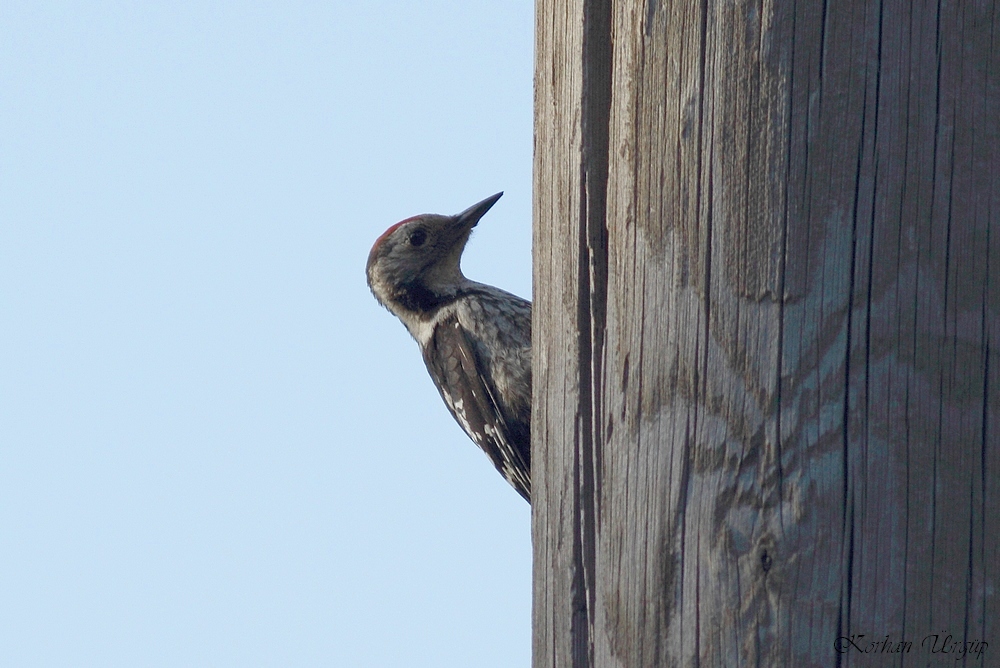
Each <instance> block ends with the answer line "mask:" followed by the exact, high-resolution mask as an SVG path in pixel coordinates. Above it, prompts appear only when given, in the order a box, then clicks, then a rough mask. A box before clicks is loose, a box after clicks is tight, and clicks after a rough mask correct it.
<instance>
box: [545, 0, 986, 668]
mask: <svg viewBox="0 0 1000 668" xmlns="http://www.w3.org/2000/svg"><path fill="white" fill-rule="evenodd" d="M536 7H537V10H536V11H537V16H536V26H537V27H536V80H535V85H536V93H535V95H536V100H535V105H536V110H535V113H536V136H535V201H534V206H535V238H534V242H535V286H534V296H535V311H534V318H535V320H534V324H533V331H534V337H535V338H534V341H533V350H534V351H535V352H534V364H535V367H534V397H535V400H534V401H535V404H534V416H533V425H532V434H533V446H532V447H533V449H534V450H533V455H532V460H533V472H532V483H533V498H532V507H533V535H534V545H535V609H534V624H535V640H534V663H535V666H536V667H540V666H623V667H628V668H631V667H633V666H673V665H683V666H688V665H691V666H694V665H702V666H713V667H714V666H747V665H753V666H758V665H759V666H834V665H903V666H910V665H913V666H917V665H920V666H923V665H927V663H928V661H932V662H936V661H939V660H944V659H946V660H947V661H948V662H949V663H950V664H951V665H955V662H954V655H951V656H948V657H945V656H944V655H941V654H938V655H932V654H930V653H929V652H928V647H927V646H926V645H925V646H924V647H921V646H920V645H921V641H922V640H924V638H925V637H926V636H928V635H929V634H935V633H937V634H941V633H942V632H943V633H950V634H952V635H953V636H954V637H955V638H956V639H958V640H959V641H969V642H972V641H986V642H988V643H990V646H989V647H988V648H987V649H986V650H985V654H984V655H983V657H982V658H980V659H975V657H969V660H968V663H969V665H974V664H978V665H991V664H992V663H996V664H997V665H1000V658H998V657H1000V624H998V614H1000V598H998V595H997V591H996V589H997V585H998V582H997V580H998V576H1000V360H998V359H997V351H998V350H1000V274H998V267H1000V3H996V2H988V1H984V0H979V1H971V2H960V3H944V2H933V3H932V2H925V1H922V0H914V1H912V2H911V1H910V0H882V1H881V2H877V1H871V2H861V1H846V0H827V1H826V2H821V1H819V0H813V1H808V2H806V1H798V2H796V1H791V0H789V1H784V2H783V1H781V0H759V1H755V2H745V1H739V0H736V1H733V0H729V1H726V2H717V1H712V0H702V1H698V2H695V1H693V0H660V1H656V0H649V1H648V2H644V3H639V2H635V1H624V0H621V1H617V2H611V1H610V0H605V1H603V2H597V1H593V0H591V1H588V0H538V2H537V5H536ZM852 634H854V635H855V636H856V635H857V634H865V641H863V643H862V644H864V642H867V641H869V640H881V639H883V638H884V637H885V636H889V637H890V640H891V642H892V643H895V642H897V641H900V640H904V641H912V642H913V646H912V649H911V650H910V652H909V653H907V654H903V655H899V654H896V655H893V656H891V657H890V656H888V655H885V656H880V657H877V658H876V657H871V656H870V655H861V654H860V653H859V652H858V651H856V650H849V651H848V652H846V653H838V652H837V651H835V649H834V643H835V641H836V640H837V638H838V637H841V636H851V635H852ZM958 664H959V665H960V664H961V662H958ZM935 665H936V664H935Z"/></svg>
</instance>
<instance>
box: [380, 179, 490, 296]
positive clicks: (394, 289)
mask: <svg viewBox="0 0 1000 668" xmlns="http://www.w3.org/2000/svg"><path fill="white" fill-rule="evenodd" d="M501 195H503V193H502V192H500V193H497V194H496V195H493V196H491V197H487V198H486V199H484V200H483V201H482V202H479V203H478V204H474V205H472V206H470V207H469V208H468V209H466V210H465V211H463V212H462V213H459V214H456V215H454V216H441V215H437V214H431V213H428V214H423V215H420V216H414V217H412V218H407V219H406V220H403V221H401V222H398V223H396V224H395V225H393V226H392V227H390V228H389V229H387V230H386V231H385V232H383V233H382V236H380V237H379V238H378V239H376V240H375V244H374V245H373V246H372V249H371V252H370V253H368V265H367V267H366V273H367V275H368V287H370V288H371V290H372V294H374V295H375V299H377V300H378V301H379V303H380V304H382V305H383V306H385V307H386V308H388V309H389V310H390V311H392V312H393V313H396V314H397V315H400V311H401V310H403V311H415V312H420V311H427V310H431V309H433V308H434V307H435V306H437V305H438V304H439V303H440V302H441V301H442V300H444V299H447V298H448V297H449V296H453V295H454V293H455V292H456V291H457V289H458V288H459V287H461V285H462V283H464V282H465V280H466V279H465V276H463V275H462V268H461V260H462V251H463V250H464V249H465V243H466V242H467V241H468V240H469V235H470V234H471V233H472V228H473V227H475V226H476V223H478V222H479V219H480V218H482V217H483V214H485V213H486V212H487V211H489V209H490V207H492V206H493V205H494V204H495V203H496V201H497V200H498V199H500V196H501Z"/></svg>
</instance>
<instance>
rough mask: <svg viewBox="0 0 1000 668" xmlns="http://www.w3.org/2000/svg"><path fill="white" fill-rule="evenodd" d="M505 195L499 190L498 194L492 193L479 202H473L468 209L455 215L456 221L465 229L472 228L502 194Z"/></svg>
mask: <svg viewBox="0 0 1000 668" xmlns="http://www.w3.org/2000/svg"><path fill="white" fill-rule="evenodd" d="M501 195H503V193H502V192H498V193H497V194H496V195H490V196H489V197H487V198H486V199H484V200H483V201H482V202H480V203H479V204H473V205H472V206H470V207H469V208H468V209H466V210H465V211H463V212H462V213H459V214H457V215H456V216H455V222H456V223H458V225H459V227H460V228H462V229H465V230H471V229H472V228H473V227H475V226H476V223H478V222H479V219H480V218H482V217H483V215H485V214H486V212H487V211H489V210H490V207H492V206H493V205H494V204H496V203H497V200H498V199H500V196H501Z"/></svg>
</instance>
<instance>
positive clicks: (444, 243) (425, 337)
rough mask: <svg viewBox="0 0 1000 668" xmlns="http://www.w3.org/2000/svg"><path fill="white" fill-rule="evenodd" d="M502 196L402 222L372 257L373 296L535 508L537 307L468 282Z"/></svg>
mask: <svg viewBox="0 0 1000 668" xmlns="http://www.w3.org/2000/svg"><path fill="white" fill-rule="evenodd" d="M501 195H503V193H502V192H500V193H497V194H496V195H493V196H492V197H487V198H486V199H484V200H483V201H482V202H479V203H478V204H474V205H472V206H471V207H469V208H468V209H466V210H465V211H463V212H462V213H459V214H457V215H454V216H441V215H436V214H424V215H420V216H414V217H413V218H407V219H406V220H403V221H401V222H399V223H396V224H395V225H393V226H392V227H390V228H389V229H388V230H386V231H385V232H384V233H383V234H382V236H380V237H379V238H378V239H376V240H375V244H374V245H373V246H372V249H371V252H370V253H369V254H368V264H367V267H366V273H367V276H368V287H370V288H371V291H372V294H374V295H375V299H376V300H378V302H379V303H380V304H381V305H382V306H384V307H385V308H387V309H388V310H389V312H391V313H392V314H393V315H395V316H396V317H397V318H399V319H400V321H402V323H403V324H404V325H405V326H406V329H407V330H409V332H410V334H411V335H412V336H413V338H414V339H416V340H417V343H418V344H419V345H420V350H421V352H422V353H423V357H424V364H425V365H426V366H427V371H428V372H429V373H430V375H431V379H432V380H433V381H434V384H435V385H436V386H437V389H438V391H439V392H440V393H441V398H442V399H444V403H445V404H446V405H447V406H448V410H449V411H451V414H452V416H453V417H454V418H455V420H456V421H457V422H458V424H459V425H460V426H461V427H462V429H463V430H465V433H466V434H468V435H469V438H471V439H472V440H473V441H474V442H475V443H476V445H478V446H479V447H480V448H482V450H483V452H485V453H486V456H487V457H489V458H490V461H492V462H493V465H494V466H495V467H496V468H497V470H498V471H499V472H500V474H501V475H503V477H504V478H505V479H506V480H507V482H509V483H510V484H511V485H512V486H513V487H514V489H516V490H517V492H518V493H519V494H520V495H521V496H522V497H524V499H525V500H526V501H528V502H529V503H530V502H531V475H530V464H531V447H530V443H531V302H529V301H527V300H525V299H521V298H520V297H517V296H515V295H512V294H510V293H509V292H505V291H504V290H500V289H499V288H495V287H493V286H490V285H484V284H483V283H477V282H475V281H470V280H469V279H467V278H466V277H465V276H464V275H463V274H462V269H461V260H462V251H464V250H465V244H466V242H467V241H468V240H469V235H470V234H471V233H472V228H473V227H475V226H476V224H477V223H478V222H479V219H480V218H482V217H483V215H484V214H485V213H486V212H487V211H489V209H490V207H492V206H493V205H494V204H495V203H496V201H497V200H498V199H500V196H501Z"/></svg>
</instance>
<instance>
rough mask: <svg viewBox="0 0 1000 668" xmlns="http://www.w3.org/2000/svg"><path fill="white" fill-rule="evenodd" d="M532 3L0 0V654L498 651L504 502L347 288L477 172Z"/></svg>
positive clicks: (136, 657)
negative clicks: (388, 241)
mask: <svg viewBox="0 0 1000 668" xmlns="http://www.w3.org/2000/svg"><path fill="white" fill-rule="evenodd" d="M532 19H533V8H532V4H531V3H530V2H526V1H525V2H507V3H504V2H501V3H496V2H478V1H469V0H463V1H455V2H433V1H427V0H423V1H421V2H391V3H379V4H375V3H367V4H363V3H344V2H296V1H294V0H291V1H290V0H282V1H281V2H249V1H244V2H211V1H205V0H202V1H199V2H174V3H151V2H51V1H48V0H31V1H22V0H4V1H3V2H2V3H0V91H2V93H0V128H2V132H0V341H2V345H0V545H2V547H0V663H2V664H3V665H5V666H17V667H21V668H26V667H32V666H46V667H47V666H58V667H64V666H66V667H75V666H100V667H109V666H128V667H130V668H132V667H142V666H170V667H178V666H310V667H314V666H392V667H401V666H406V667H413V666H434V667H435V668H442V667H448V666H456V667H458V666H461V667H462V668H467V667H469V666H476V667H483V666H486V667H489V666H498V667H499V666H504V667H510V666H527V665H529V663H530V608H531V591H530V588H531V584H530V581H531V554H530V512H529V508H528V505H527V504H526V503H524V501H522V500H521V499H520V497H518V495H517V494H516V493H515V492H514V491H513V490H512V489H510V488H509V487H508V486H507V484H506V483H505V482H504V481H503V480H502V479H501V477H500V476H499V475H498V474H497V473H496V472H495V471H494V470H493V468H492V466H491V465H490V464H489V462H488V461H487V459H486V457H485V456H484V455H483V454H482V453H480V452H479V451H478V449H476V447H475V446H474V445H473V444H472V443H471V442H470V441H469V440H468V439H467V438H466V437H465V436H464V434H462V432H461V430H460V429H459V427H458V426H457V425H456V424H455V423H454V422H453V420H452V418H451V417H450V415H448V413H447V411H446V409H445V407H444V405H443V403H442V402H441V400H440V398H439V397H438V395H437V392H436V391H435V390H434V388H433V385H432V384H431V381H430V379H429V378H428V377H427V373H426V371H425V370H424V368H423V363H422V361H421V359H420V355H419V351H418V349H417V346H416V344H415V343H414V342H413V341H412V340H411V339H410V338H409V336H408V335H407V334H406V331H405V330H404V329H403V327H402V325H400V324H399V323H398V322H397V321H396V320H395V318H393V317H392V316H390V315H389V313H388V312H386V311H384V310H383V309H381V308H380V307H379V306H378V305H377V304H376V303H375V301H374V299H373V298H372V297H371V294H370V293H369V292H368V289H367V286H366V285H365V280H364V264H365V259H366V257H367V254H368V249H369V247H370V245H371V243H372V242H373V241H374V239H375V238H376V237H377V236H378V235H379V234H380V233H381V232H382V231H383V230H384V229H385V228H386V227H388V226H389V225H390V224H392V223H394V222H395V221H397V220H399V219H401V218H404V217H407V216H410V215H413V214H417V213H423V212H438V213H455V212H457V211H460V210H462V209H464V208H465V207H467V206H468V205H470V204H472V203H474V202H477V201H479V200H480V199H482V198H483V197H486V196H487V195H490V194H492V193H494V192H496V191H498V190H504V191H505V192H506V194H505V195H504V197H503V199H501V200H500V202H499V203H498V204H497V205H496V206H495V207H494V208H493V210H492V211H491V212H490V213H489V214H488V215H487V217H486V218H485V219H484V221H483V222H482V223H481V224H480V226H479V228H478V230H477V232H476V234H475V235H474V236H473V239H472V242H471V245H470V247H469V250H468V252H467V254H466V261H465V263H464V268H465V271H466V274H467V275H469V276H470V277H472V278H474V279H477V280H482V281H485V282H489V283H493V284H496V285H499V286H501V287H503V288H506V289H508V290H511V291H513V292H515V293H517V294H520V295H523V296H526V297H528V296H530V291H531V257H530V254H531V221H530V217H531V199H530V187H531V146H532V129H531V100H532V88H531V85H532V29H533V28H532Z"/></svg>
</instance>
